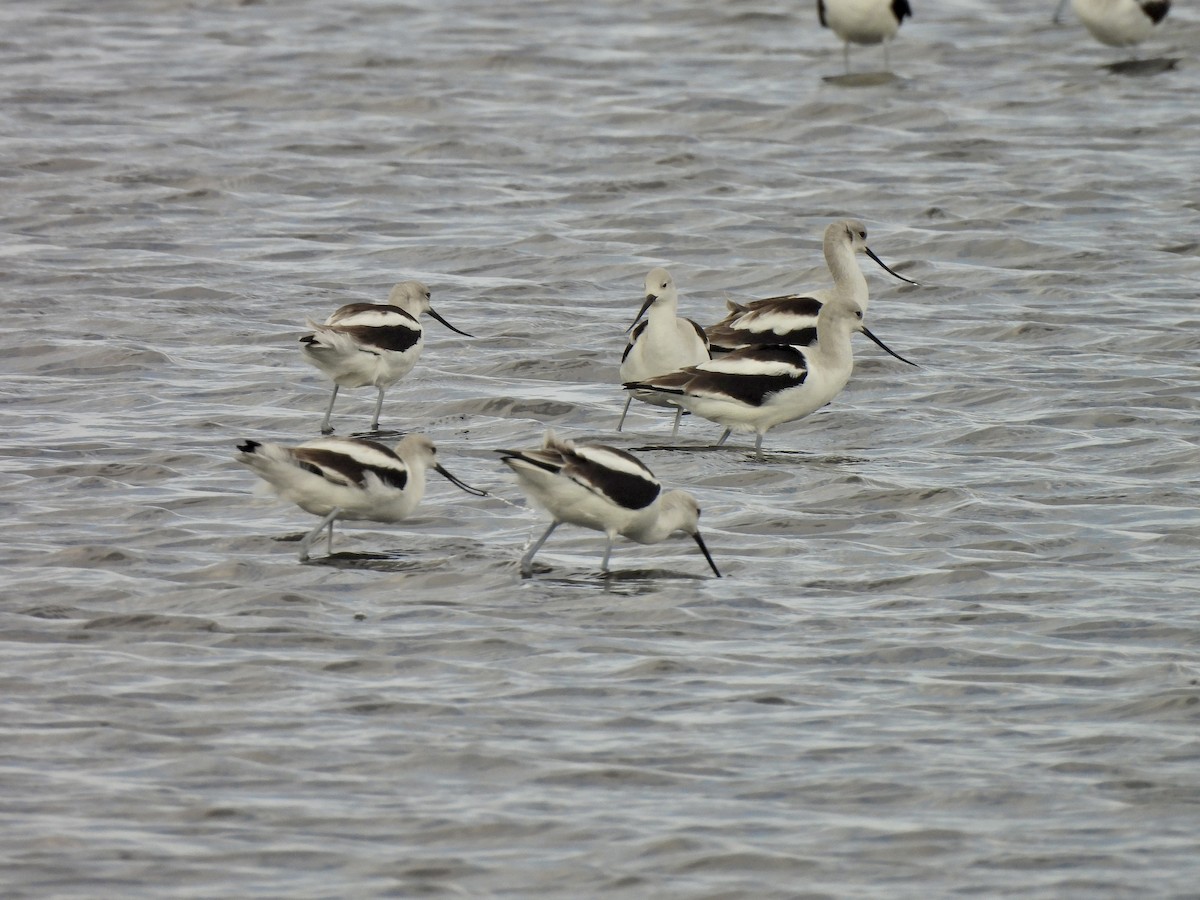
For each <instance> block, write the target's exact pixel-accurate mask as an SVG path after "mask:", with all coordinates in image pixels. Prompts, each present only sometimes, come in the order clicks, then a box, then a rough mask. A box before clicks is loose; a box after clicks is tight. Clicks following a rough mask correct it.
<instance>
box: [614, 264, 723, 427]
mask: <svg viewBox="0 0 1200 900" xmlns="http://www.w3.org/2000/svg"><path fill="white" fill-rule="evenodd" d="M645 296H646V302H645V303H643V304H642V308H641V309H639V310H638V314H637V315H636V316H635V317H634V319H633V324H632V325H630V326H629V329H630V331H631V332H632V333H631V334H630V335H629V343H628V344H626V345H625V353H624V355H623V356H622V357H621V369H620V377H621V383H622V384H624V383H625V382H627V381H641V380H643V379H645V378H651V377H653V376H655V375H665V374H666V373H667V372H674V371H676V370H678V369H682V368H684V367H686V366H694V365H697V364H698V363H702V362H705V361H706V360H708V359H709V358H710V354H709V352H708V338H706V337H705V336H704V329H703V328H701V327H700V326H699V325H697V324H696V323H695V322H693V321H692V320H691V319H682V318H680V317H679V316H678V312H679V292H678V290H677V289H676V287H675V281H674V279H672V278H671V275H670V273H669V272H668V271H667V270H666V269H662V268H658V269H651V270H650V273H649V274H648V275H647V276H646V281H645ZM642 316H645V317H646V319H645V321H642ZM634 397H637V399H638V400H641V401H643V402H645V403H651V404H653V405H655V406H669V407H672V408H673V409H674V410H675V427H674V429H672V431H671V436H672V437H674V436H675V435H676V434H677V433H678V431H679V417H680V416H681V415H682V414H683V409H682V407H680V406H679V405H678V404H676V403H671V402H670V401H668V400H664V399H663V398H662V396H661V395H660V394H639V393H636V392H630V394H629V396H628V397H627V398H626V399H625V409H624V410H622V411H621V421H619V422H618V423H617V431H620V430H621V426H622V425H624V424H625V416H626V415H627V414H628V413H629V404H630V403H632V402H633V399H634Z"/></svg>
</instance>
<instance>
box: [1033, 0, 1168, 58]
mask: <svg viewBox="0 0 1200 900" xmlns="http://www.w3.org/2000/svg"><path fill="white" fill-rule="evenodd" d="M1060 9H1061V7H1060ZM1071 9H1073V10H1074V11H1075V15H1077V16H1078V17H1079V21H1080V22H1082V23H1083V26H1084V28H1086V29H1087V30H1088V31H1089V32H1091V35H1092V37H1094V38H1095V39H1096V40H1098V41H1099V42H1100V43H1102V44H1106V45H1107V46H1109V47H1133V46H1136V45H1137V44H1140V43H1142V41H1144V40H1146V38H1148V37H1150V35H1151V34H1153V33H1154V29H1155V28H1157V27H1158V25H1159V23H1161V22H1162V21H1163V19H1165V18H1166V17H1167V13H1168V12H1170V10H1171V3H1170V0H1071ZM1055 15H1056V17H1057V13H1055Z"/></svg>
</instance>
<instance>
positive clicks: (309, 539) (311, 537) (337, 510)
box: [300, 506, 342, 562]
mask: <svg viewBox="0 0 1200 900" xmlns="http://www.w3.org/2000/svg"><path fill="white" fill-rule="evenodd" d="M341 514H342V508H341V507H340V506H335V507H334V508H333V510H332V511H330V513H329V515H327V516H326V517H325V518H323V519H322V520H321V521H320V522H318V523H317V527H316V528H314V529H313V530H312V531H310V532H309V533H308V534H306V535H305V536H304V537H303V538H302V539H301V541H300V562H305V561H307V560H308V548H309V547H311V546H312V543H313V541H315V540H316V539H317V538H319V537H320V536H321V532H322V531H324V530H325V526H327V525H328V526H329V547H330V550H331V551H332V549H333V523H334V520H335V519H337V517H338V516H340V515H341Z"/></svg>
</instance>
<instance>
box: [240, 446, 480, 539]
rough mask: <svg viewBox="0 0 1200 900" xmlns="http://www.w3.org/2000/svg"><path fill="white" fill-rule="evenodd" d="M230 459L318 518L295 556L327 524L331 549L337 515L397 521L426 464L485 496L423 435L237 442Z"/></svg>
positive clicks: (417, 491) (420, 489) (414, 500)
mask: <svg viewBox="0 0 1200 900" xmlns="http://www.w3.org/2000/svg"><path fill="white" fill-rule="evenodd" d="M238 450H239V451H241V452H240V453H239V454H238V455H237V457H236V459H237V461H238V462H239V463H241V464H242V465H244V466H248V467H249V468H251V469H253V470H254V473H255V474H256V475H258V477H259V478H262V479H263V480H264V481H266V482H267V483H268V484H269V485H270V486H271V488H272V489H273V490H274V491H275V493H276V494H278V495H279V496H280V497H281V498H283V499H284V500H287V501H289V502H291V503H295V504H296V505H297V506H299V507H300V508H301V509H302V510H304V511H305V512H309V513H312V514H313V515H314V516H322V517H323V518H322V519H321V521H320V522H319V523H318V524H317V527H316V528H314V529H313V530H312V531H310V532H309V533H308V534H307V535H305V537H304V538H303V539H302V540H301V541H300V561H301V562H304V561H305V560H306V559H308V548H309V547H310V546H311V545H312V543H313V541H315V540H316V539H317V538H318V537H319V536H320V534H321V530H322V529H324V528H326V527H328V529H329V543H328V545H327V552H328V553H333V523H334V522H335V521H337V520H338V519H358V520H366V521H371V522H399V521H401V520H402V519H406V518H408V516H409V515H411V514H412V511H413V510H414V509H416V508H417V504H418V503H420V502H421V498H422V497H423V496H424V495H425V470H426V469H430V468H432V469H433V470H434V471H435V472H437V473H438V474H439V475H441V476H442V477H443V478H445V479H447V480H448V481H449V482H450V483H451V484H453V485H454V486H456V487H458V488H461V489H462V490H464V491H466V492H467V493H468V494H474V495H476V496H478V497H483V496H486V491H481V490H479V489H478V488H473V487H471V486H470V485H469V484H466V483H465V482H462V481H460V480H459V479H457V478H455V477H454V476H453V475H451V474H450V473H449V472H447V471H446V470H445V469H444V468H442V466H441V465H440V464H439V463H438V462H437V448H435V447H434V446H433V441H431V440H430V439H429V438H427V437H425V436H424V435H420V434H409V435H406V436H405V437H404V439H403V440H401V441H400V443H399V444H397V445H396V449H395V450H392V449H390V448H388V447H385V446H383V444H378V443H376V442H375V441H368V440H363V439H361V438H317V439H316V440H314V441H308V442H306V443H303V444H300V445H299V446H297V447H284V446H281V445H280V444H262V443H259V442H258V441H249V440H248V441H243V442H242V443H240V444H238Z"/></svg>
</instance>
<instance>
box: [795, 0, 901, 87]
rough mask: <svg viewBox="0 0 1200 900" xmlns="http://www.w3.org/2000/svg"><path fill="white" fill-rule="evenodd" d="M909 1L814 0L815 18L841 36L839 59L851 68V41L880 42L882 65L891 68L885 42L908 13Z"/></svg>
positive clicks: (862, 42) (889, 39)
mask: <svg viewBox="0 0 1200 900" xmlns="http://www.w3.org/2000/svg"><path fill="white" fill-rule="evenodd" d="M911 15H912V9H911V8H910V7H909V5H908V0H817V18H818V19H819V20H820V22H821V24H822V25H823V26H824V27H826V28H829V29H831V30H832V31H833V33H834V34H836V35H837V36H838V37H840V38H841V39H842V59H843V60H844V62H845V64H846V72H847V73H849V71H850V44H851V43H855V44H883V67H884V69H885V70H890V68H891V64H890V63H889V62H888V43H889V42H890V41H891V40H892V38H894V37H895V36H896V32H897V31H899V30H900V23H901V22H903V21H904V18H905V16H911Z"/></svg>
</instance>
